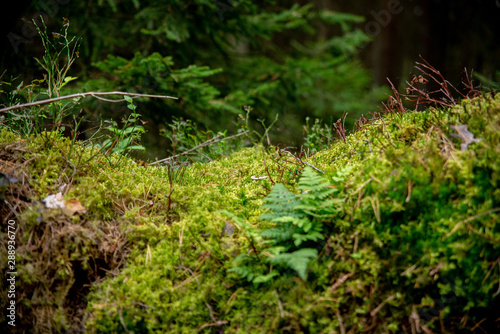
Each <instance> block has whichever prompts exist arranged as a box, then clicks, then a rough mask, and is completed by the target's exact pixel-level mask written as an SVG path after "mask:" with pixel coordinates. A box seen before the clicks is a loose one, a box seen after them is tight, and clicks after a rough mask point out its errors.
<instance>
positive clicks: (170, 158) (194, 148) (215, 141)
mask: <svg viewBox="0 0 500 334" xmlns="http://www.w3.org/2000/svg"><path fill="white" fill-rule="evenodd" d="M249 132H250V130H246V131H244V132H242V133H238V134H235V135H232V136H229V137H226V138H220V136H221V135H220V134H218V135H217V136H215V137H213V138H211V139H209V140H207V141H206V142H204V143H201V144H200V145H198V146H195V147H193V148H191V149H189V150H187V151H185V152H182V153H179V154H176V155H174V156H171V157H168V158H165V159H161V160H157V161H155V162H152V163H150V165H156V164H159V163H161V162H166V161H169V160H172V159H175V158H178V157H180V156H181V155H186V154H189V153H191V152H193V151H196V150H198V149H200V148H202V147H205V146H208V145H211V144H215V143H218V142H220V141H224V140H228V139H232V138H235V137H239V136H243V135H246V134H247V133H249Z"/></svg>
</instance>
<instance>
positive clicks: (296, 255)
mask: <svg viewBox="0 0 500 334" xmlns="http://www.w3.org/2000/svg"><path fill="white" fill-rule="evenodd" d="M317 257H318V251H317V250H316V249H313V248H302V249H299V250H298V251H295V252H293V253H283V254H279V255H276V256H274V257H270V258H268V259H267V261H268V262H270V263H272V264H274V265H282V266H285V267H290V268H292V269H293V270H295V271H296V272H297V274H299V277H300V278H302V279H303V280H305V279H306V272H307V265H308V264H309V262H311V260H313V259H315V258H317Z"/></svg>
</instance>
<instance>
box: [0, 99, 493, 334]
mask: <svg viewBox="0 0 500 334" xmlns="http://www.w3.org/2000/svg"><path fill="white" fill-rule="evenodd" d="M499 111H500V95H498V94H497V95H496V96H494V97H491V96H485V97H483V98H477V99H474V100H464V101H462V102H461V103H460V104H459V105H457V106H454V107H452V108H449V109H447V110H435V109H430V110H426V111H423V112H409V113H406V114H404V115H387V116H385V117H384V118H383V119H380V120H377V121H375V122H373V123H371V124H369V125H367V126H365V128H364V129H363V130H362V131H359V132H356V133H353V134H351V135H349V136H348V137H347V140H346V143H344V142H342V141H337V142H336V143H335V145H333V146H332V147H331V148H329V149H328V150H324V151H321V152H319V153H318V154H316V155H315V156H314V157H311V158H310V159H308V160H307V161H308V162H309V163H310V164H312V165H314V166H316V167H317V168H320V169H321V170H323V171H325V174H324V176H325V178H326V179H327V180H328V181H329V183H330V186H331V187H335V188H336V189H337V193H336V195H335V196H336V198H340V199H342V201H341V204H340V207H339V209H340V211H339V213H338V214H337V215H336V216H335V218H334V219H332V221H330V222H328V223H329V224H331V226H332V228H328V229H325V230H324V231H327V232H325V235H324V236H325V237H324V239H321V240H317V241H315V242H316V244H315V246H316V247H317V249H318V253H319V256H318V258H317V259H316V260H314V261H311V262H310V263H309V264H308V274H307V280H302V279H300V278H299V277H298V275H297V274H296V273H294V272H293V271H291V272H285V273H284V274H283V275H279V276H276V277H274V278H273V279H272V280H271V281H270V282H269V284H266V285H261V286H259V287H256V286H254V285H252V284H247V282H246V281H244V280H241V279H240V277H239V276H238V275H237V274H235V273H232V272H228V270H229V269H231V268H232V267H233V260H234V259H235V258H236V256H238V255H239V254H254V253H255V249H257V250H258V249H261V248H262V247H261V246H262V245H260V244H259V243H258V241H255V242H257V244H252V240H251V239H250V238H249V237H248V234H247V233H246V231H247V230H246V229H252V230H254V231H257V232H258V231H263V230H266V229H268V228H269V227H271V226H273V223H270V222H268V221H265V220H259V219H258V218H259V217H260V216H261V215H262V214H263V212H264V209H263V207H262V205H263V204H264V201H263V199H264V196H265V195H266V194H267V193H268V192H269V191H270V189H271V188H272V185H273V182H274V183H278V182H280V183H284V184H285V185H286V186H287V188H288V189H289V190H290V191H293V192H295V193H296V194H297V192H298V191H297V179H298V176H299V175H300V174H301V173H302V166H298V165H294V164H293V163H292V162H291V161H293V159H291V160H289V161H288V162H285V160H286V159H287V158H289V157H286V156H279V155H277V154H276V153H275V152H269V153H266V161H265V162H266V166H267V171H266V168H265V167H264V163H263V158H262V147H253V148H246V149H243V150H241V151H239V152H237V153H234V154H233V155H231V156H230V157H227V158H220V159H218V160H216V161H214V162H211V163H208V164H201V163H195V164H192V165H190V166H188V167H183V169H180V170H176V171H174V178H175V181H174V182H173V187H174V188H173V192H172V193H171V191H172V189H171V184H170V180H169V174H168V170H167V169H166V168H163V167H153V166H149V167H143V166H140V165H138V164H136V163H135V162H134V161H132V160H131V159H127V158H124V157H118V156H113V157H110V158H106V157H103V156H102V155H99V154H98V155H96V154H95V151H94V152H93V151H92V150H91V149H90V148H86V147H83V146H81V144H79V143H75V144H74V145H73V144H72V143H71V141H69V140H67V139H64V138H61V137H60V136H59V135H57V134H53V133H44V134H41V135H40V136H37V137H33V138H30V139H29V140H28V141H27V143H26V144H25V145H26V147H25V148H24V152H25V153H24V158H25V162H26V168H27V170H26V171H27V173H28V172H29V175H30V178H29V185H30V187H31V189H32V191H33V194H34V199H37V200H41V199H43V198H44V197H46V196H47V195H48V194H50V193H55V192H57V191H58V190H59V189H60V187H61V186H62V185H64V184H66V185H68V191H67V192H66V193H65V199H77V200H78V201H80V202H81V203H82V205H83V206H85V207H86V209H87V212H86V213H85V214H82V215H76V216H72V217H67V216H64V215H63V214H62V213H61V212H58V211H50V210H46V209H43V208H42V207H40V206H38V207H37V206H31V205H28V206H27V207H28V208H27V209H26V210H25V211H24V213H23V216H22V220H23V223H24V227H23V229H22V230H21V231H20V232H19V237H20V241H19V247H20V249H22V248H23V247H25V250H24V251H21V250H20V251H19V254H21V253H22V254H25V256H26V260H24V261H23V260H21V259H20V268H19V272H20V273H21V275H20V277H21V280H20V282H21V283H20V284H21V287H22V288H29V289H31V290H30V291H38V290H36V288H34V287H33V286H34V285H35V284H38V285H45V286H50V285H47V284H49V283H47V282H48V279H49V278H48V276H47V275H48V273H47V272H46V271H44V270H42V268H41V267H40V266H41V264H42V263H41V262H40V260H38V259H37V254H41V253H42V249H43V247H42V246H43V245H46V244H45V242H48V241H54V240H56V241H58V242H56V243H55V245H56V246H54V247H52V248H50V250H51V251H50V252H49V253H48V254H47V255H46V257H43V259H45V261H47V262H45V263H43V265H44V266H45V267H47V266H50V267H51V270H52V271H51V273H52V274H53V275H57V277H58V282H57V284H55V285H54V289H53V292H46V294H45V295H43V296H44V299H43V300H51V301H52V304H51V305H52V306H50V307H49V306H47V305H45V304H43V303H41V301H40V300H35V299H29V298H27V299H26V303H25V307H26V310H35V311H37V312H39V313H36V312H35V313H34V314H35V317H37V316H38V315H37V314H42V310H44V311H45V312H47V310H52V311H51V312H52V313H50V312H49V314H53V315H54V317H53V319H55V320H52V327H51V328H56V329H61V328H66V329H67V328H69V326H70V324H69V320H68V317H69V311H68V310H69V308H70V306H71V304H70V303H69V302H68V300H69V299H70V295H71V294H73V293H75V287H77V286H79V285H78V284H81V283H82V282H79V281H78V275H82V273H83V275H84V276H85V277H86V280H84V283H85V284H88V283H90V282H91V281H94V280H95V279H96V278H97V277H98V276H101V275H103V273H104V271H103V270H101V271H99V272H95V271H93V270H94V269H93V268H96V262H95V261H96V260H95V259H98V261H100V262H99V263H101V265H102V266H103V268H104V269H106V270H107V271H108V272H113V273H114V274H110V275H108V276H107V278H106V279H105V280H103V281H102V282H100V283H98V284H97V283H96V284H93V285H92V289H91V292H90V294H89V295H88V305H87V309H86V310H85V311H84V312H83V313H85V314H86V319H87V321H86V323H85V326H86V329H87V331H88V332H95V333H115V332H123V331H126V330H129V331H133V332H135V333H146V332H147V333H149V332H158V333H184V332H186V333H187V332H193V331H196V330H200V331H201V332H212V331H215V330H217V329H218V328H219V327H222V328H224V329H225V330H227V331H228V332H233V333H248V332H280V331H302V332H310V333H320V332H330V331H332V332H333V331H337V332H338V331H339V328H340V327H343V328H345V329H346V331H349V330H353V331H354V332H360V331H362V330H367V331H368V332H373V333H381V332H396V331H397V330H401V329H402V328H406V331H407V332H411V328H412V326H417V325H416V324H415V323H411V321H412V320H409V319H410V316H413V317H415V314H417V315H418V317H419V318H420V324H421V325H424V324H425V326H427V328H430V329H435V330H437V331H440V330H442V328H441V326H444V328H445V329H446V330H447V331H451V332H457V331H460V330H465V329H470V328H472V327H473V326H474V325H475V324H476V323H479V322H480V321H483V319H485V320H484V321H483V326H485V327H484V328H490V327H491V328H494V326H497V325H495V324H494V319H496V318H498V313H496V314H495V312H496V311H495V310H498V305H499V302H498V297H497V296H496V295H495V291H496V290H497V288H498V281H499V279H500V277H499V274H498V268H496V269H495V266H496V263H497V262H498V258H499V256H500V248H499V246H498V245H500V230H499V228H498V223H497V222H498V215H499V208H500V190H499V189H500V186H499V166H500V161H499V159H500V158H499V153H500V152H499V147H500V146H499V143H500V135H499V133H500V132H499V131H498V129H499V126H500V112H499ZM457 124H467V125H468V129H469V131H471V132H472V133H473V134H474V136H475V138H482V141H480V142H478V143H472V144H470V145H469V148H468V149H467V150H465V151H461V150H460V144H461V141H460V139H459V138H456V137H453V136H452V134H453V133H455V132H454V130H452V129H451V128H450V126H451V125H457ZM0 138H2V139H3V140H5V141H6V142H7V141H9V142H12V143H14V142H17V140H18V139H17V137H14V136H13V135H12V134H9V133H8V132H6V131H5V130H4V131H2V133H0ZM70 153H71V154H70ZM294 163H296V162H294ZM285 164H286V166H287V167H286V168H283V166H285ZM268 173H269V175H270V176H271V179H272V181H271V180H270V179H269V178H267V179H263V180H255V179H252V178H251V176H268ZM339 173H341V174H339ZM339 175H342V177H339ZM181 176H182V178H181ZM342 180H345V181H342ZM170 193H171V202H170V204H169V198H168V195H169V194H170ZM219 210H226V211H229V212H232V213H233V214H235V215H237V216H238V217H240V218H239V219H240V221H236V220H234V219H232V218H231V217H229V216H227V215H223V214H220V213H217V212H218V211H219ZM40 217H41V218H40ZM239 222H243V223H244V224H240V223H239ZM243 225H244V226H243ZM47 226H50V227H51V228H54V229H55V231H60V232H62V231H66V232H65V233H68V234H64V235H65V236H66V237H64V238H62V239H61V238H60V239H57V238H55V239H51V238H49V235H48V234H45V232H44V231H45V229H47ZM231 228H234V230H232V232H228V231H230V230H231ZM34 244H35V245H39V246H40V247H41V248H36V250H35V251H33V250H31V251H30V250H29V246H30V245H31V246H33V245H34ZM309 246H311V245H310V244H309ZM47 247H48V246H47ZM2 255H4V253H2ZM44 256H45V255H44ZM4 262H5V261H3V262H2V263H4ZM52 266H53V268H52ZM34 289H35V290H34ZM47 307H48V308H47ZM415 312H416V313H415ZM437 316H438V317H437ZM40 317H41V316H40ZM37 319H38V318H37ZM487 326H490V327H487ZM492 326H493V327H492ZM125 328H126V329H125ZM415 328H416V327H415ZM416 329H417V330H418V328H416Z"/></svg>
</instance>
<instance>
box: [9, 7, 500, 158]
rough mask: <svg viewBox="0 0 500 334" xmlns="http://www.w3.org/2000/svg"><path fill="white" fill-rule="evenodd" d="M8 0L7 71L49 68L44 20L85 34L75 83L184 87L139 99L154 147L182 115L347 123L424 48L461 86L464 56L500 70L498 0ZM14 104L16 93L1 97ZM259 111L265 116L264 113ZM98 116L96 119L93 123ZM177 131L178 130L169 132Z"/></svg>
mask: <svg viewBox="0 0 500 334" xmlns="http://www.w3.org/2000/svg"><path fill="white" fill-rule="evenodd" d="M8 6H9V8H8V9H7V5H4V8H3V10H2V21H1V22H2V27H1V32H0V36H1V45H0V47H1V50H0V51H1V54H0V57H1V64H0V70H1V73H3V76H2V80H3V81H9V80H10V81H12V82H13V83H19V82H21V81H22V82H24V83H25V84H26V83H27V82H31V81H32V80H33V79H36V78H41V77H42V75H43V73H42V71H41V68H40V67H39V66H38V64H37V63H36V62H35V61H34V58H40V57H42V56H43V52H44V49H43V45H42V43H41V41H40V39H39V38H38V35H37V33H36V29H35V28H34V26H33V25H32V23H31V21H32V19H35V20H37V22H40V19H39V16H40V14H42V17H43V18H44V23H45V24H46V25H47V30H48V31H49V32H51V31H54V32H55V31H60V29H61V27H62V26H63V22H64V21H63V17H64V18H68V19H69V22H70V27H69V33H70V34H73V35H76V36H77V37H79V38H80V39H79V42H80V47H79V49H78V51H79V52H78V56H79V57H78V59H77V61H76V62H75V64H74V65H73V67H72V68H71V71H70V72H71V73H69V74H68V75H70V76H72V77H77V78H78V79H77V80H74V81H72V82H71V83H70V84H68V85H67V86H66V87H65V88H64V92H63V93H64V94H66V93H68V94H69V93H75V92H84V91H112V90H122V91H129V92H136V93H149V94H164V95H173V96H177V97H179V98H180V99H179V100H178V101H173V100H157V99H142V100H141V99H139V100H137V103H138V110H139V112H140V113H141V114H142V116H143V118H144V120H146V121H147V122H148V123H147V124H146V128H147V130H148V132H147V134H146V135H145V136H144V137H143V143H144V145H145V146H146V147H148V150H147V155H146V158H148V159H154V158H160V157H162V156H164V152H165V147H166V146H168V145H169V141H168V139H167V138H165V137H161V136H159V133H160V132H161V131H162V130H164V131H168V130H169V129H171V128H172V127H171V126H170V127H169V124H172V122H173V121H174V120H176V119H177V120H178V119H181V118H182V119H183V120H188V119H189V120H192V121H193V122H194V123H196V124H199V125H200V126H201V127H204V128H206V129H211V130H213V131H223V130H227V131H228V132H229V133H234V132H235V131H237V130H238V117H239V118H240V119H241V117H242V116H241V115H242V114H244V112H245V111H244V106H247V105H248V106H251V107H252V108H253V109H252V113H251V119H252V121H253V122H254V124H256V126H258V125H259V124H260V123H262V122H265V124H270V123H271V122H272V120H273V119H274V118H275V115H278V122H277V123H276V125H275V127H274V128H273V132H272V137H273V140H274V141H275V142H276V141H278V142H282V143H284V144H286V145H290V144H293V145H300V144H301V143H302V141H303V137H304V133H303V125H304V124H305V122H306V118H307V117H309V118H310V119H311V120H312V119H316V118H318V119H322V120H323V121H324V122H325V123H330V124H331V123H332V122H334V121H336V120H337V119H339V118H341V117H342V116H343V115H344V114H345V113H347V118H346V123H347V124H346V125H347V126H348V127H352V126H353V122H354V120H355V119H357V118H358V117H359V116H360V115H361V114H363V113H367V112H369V111H374V110H376V108H377V105H378V104H379V102H380V101H383V100H385V99H386V94H387V93H389V92H390V90H389V88H388V80H387V79H389V80H390V81H391V82H393V83H394V85H395V86H396V87H397V88H398V89H399V90H400V91H402V90H403V89H404V87H405V82H406V81H407V80H410V78H411V75H412V74H414V73H415V70H414V65H415V61H420V60H421V59H420V58H419V57H420V56H421V57H422V58H423V59H425V60H426V61H428V62H429V63H430V64H431V65H433V66H434V67H435V68H437V69H439V70H440V71H441V72H442V73H443V74H444V76H445V77H446V78H447V79H448V80H449V81H450V82H451V83H452V84H454V85H457V86H458V85H459V83H460V81H461V80H462V75H463V71H464V68H467V70H469V72H470V71H471V70H474V72H475V73H476V76H475V77H474V78H475V79H476V80H477V81H478V82H482V84H483V85H489V84H491V85H495V84H497V83H496V82H497V81H499V80H500V78H499V69H500V48H499V30H500V29H499V23H498V22H500V1H495V0H489V1H486V0H483V1H481V0H473V1H451V0H441V1H440V0H435V1H431V0H422V1H417V0H413V1H412V0H401V1H396V0H377V1H347V0H338V1H284V0H283V1H260V2H255V1H246V0H240V1H230V0H221V1H212V0H207V1H178V0H172V1H138V0H107V1H106V0H99V1H70V0H59V1H57V0H38V1H24V2H23V1H17V2H14V3H9V4H8ZM2 102H4V103H5V101H2ZM80 107H81V109H82V110H83V111H84V113H85V115H86V116H87V117H88V119H89V122H90V120H92V119H94V120H95V119H99V118H109V117H112V118H116V119H119V118H120V117H121V116H122V114H123V113H124V112H127V109H126V107H125V106H124V105H123V104H122V105H120V106H117V105H113V104H112V105H110V104H109V103H105V102H102V101H96V100H91V99H86V100H85V102H82V103H81V105H80ZM259 120H260V121H259ZM88 126H89V127H90V126H91V125H90V123H89V125H88ZM167 137H168V136H167Z"/></svg>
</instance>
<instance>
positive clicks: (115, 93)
mask: <svg viewBox="0 0 500 334" xmlns="http://www.w3.org/2000/svg"><path fill="white" fill-rule="evenodd" d="M104 95H127V96H132V97H152V98H159V99H174V100H177V99H178V98H177V97H173V96H167V95H152V94H137V93H127V92H85V93H76V94H70V95H65V96H59V97H54V98H52V99H46V100H40V101H35V102H30V103H24V104H16V105H15V106H10V107H7V108H2V109H0V112H6V111H10V110H16V109H22V108H27V107H33V106H39V105H43V104H49V103H52V102H57V101H61V100H68V99H74V98H77V97H87V96H92V97H95V98H98V99H101V100H105V101H108V102H118V101H117V100H109V99H103V98H100V97H99V96H104Z"/></svg>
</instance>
